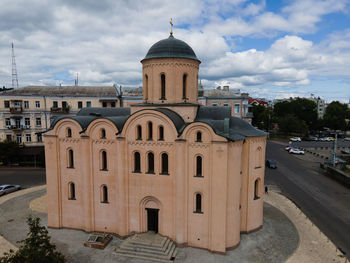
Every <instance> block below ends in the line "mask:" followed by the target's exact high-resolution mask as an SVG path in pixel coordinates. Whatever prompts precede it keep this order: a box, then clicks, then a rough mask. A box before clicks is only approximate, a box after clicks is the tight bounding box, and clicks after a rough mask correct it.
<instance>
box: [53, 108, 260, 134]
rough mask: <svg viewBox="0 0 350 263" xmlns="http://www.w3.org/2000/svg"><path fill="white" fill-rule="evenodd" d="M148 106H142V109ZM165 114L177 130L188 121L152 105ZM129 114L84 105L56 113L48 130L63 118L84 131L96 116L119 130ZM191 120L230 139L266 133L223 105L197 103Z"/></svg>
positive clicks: (124, 111) (121, 109)
mask: <svg viewBox="0 0 350 263" xmlns="http://www.w3.org/2000/svg"><path fill="white" fill-rule="evenodd" d="M144 110H148V109H143V110H141V111H144ZM151 110H154V111H158V112H161V113H163V114H164V115H166V116H167V117H168V118H169V119H170V120H171V121H172V122H173V123H174V126H175V128H176V130H177V132H178V135H180V134H181V133H182V131H183V130H184V129H185V127H186V126H187V125H189V124H190V123H185V121H184V120H183V119H182V117H181V116H180V115H179V114H178V113H176V112H175V111H173V110H170V109H167V108H155V109H151ZM131 116H132V115H130V108H84V109H82V110H80V111H79V112H78V113H77V115H76V116H69V117H67V116H58V117H56V118H55V119H54V120H53V122H52V123H51V127H50V130H51V129H53V127H54V126H55V125H56V123H57V122H58V121H59V120H61V119H64V118H68V119H72V120H75V121H77V122H78V123H79V125H80V126H81V128H82V131H85V130H86V129H87V127H88V126H89V124H90V123H91V122H92V121H93V120H96V119H102V118H104V119H107V120H110V121H111V122H113V123H114V125H115V126H116V127H117V128H118V131H119V132H120V131H122V129H123V127H124V124H125V122H126V121H127V120H128V118H129V117H131ZM194 122H202V123H206V124H208V125H209V126H210V127H212V129H213V130H214V132H215V133H216V134H218V135H220V136H223V137H225V138H227V139H228V140H230V141H239V140H244V138H246V137H252V136H265V135H266V133H265V132H263V131H260V130H258V129H256V128H254V127H253V126H252V125H250V124H249V123H248V122H246V121H245V120H243V119H240V118H237V117H232V116H231V108H230V107H226V106H215V107H214V106H198V109H197V116H196V118H195V120H194Z"/></svg>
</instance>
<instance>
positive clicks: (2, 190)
mask: <svg viewBox="0 0 350 263" xmlns="http://www.w3.org/2000/svg"><path fill="white" fill-rule="evenodd" d="M20 189H21V186H20V185H12V184H3V185H0V196H2V195H5V194H8V193H12V192H14V191H17V190H20Z"/></svg>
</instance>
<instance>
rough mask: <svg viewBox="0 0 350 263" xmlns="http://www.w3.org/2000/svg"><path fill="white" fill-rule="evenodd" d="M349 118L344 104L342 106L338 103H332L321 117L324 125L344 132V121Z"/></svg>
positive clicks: (349, 112) (349, 115) (347, 109)
mask: <svg viewBox="0 0 350 263" xmlns="http://www.w3.org/2000/svg"><path fill="white" fill-rule="evenodd" d="M349 117H350V111H349V108H348V106H347V105H346V104H342V103H340V102H339V101H333V102H332V103H331V104H329V105H328V107H327V108H326V112H325V115H324V117H323V120H324V125H325V126H326V127H328V128H331V129H333V130H342V131H344V130H346V128H347V126H346V122H345V119H346V118H349Z"/></svg>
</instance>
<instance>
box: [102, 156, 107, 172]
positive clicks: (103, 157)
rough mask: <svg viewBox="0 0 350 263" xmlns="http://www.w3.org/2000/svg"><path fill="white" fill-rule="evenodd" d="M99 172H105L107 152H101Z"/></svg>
mask: <svg viewBox="0 0 350 263" xmlns="http://www.w3.org/2000/svg"><path fill="white" fill-rule="evenodd" d="M101 170H103V171H106V170H107V152H106V151H102V152H101Z"/></svg>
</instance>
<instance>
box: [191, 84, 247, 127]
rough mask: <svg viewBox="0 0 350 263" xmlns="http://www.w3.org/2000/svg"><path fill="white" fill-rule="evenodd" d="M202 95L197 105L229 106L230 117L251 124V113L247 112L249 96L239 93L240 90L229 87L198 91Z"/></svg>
mask: <svg viewBox="0 0 350 263" xmlns="http://www.w3.org/2000/svg"><path fill="white" fill-rule="evenodd" d="M200 91H201V93H202V94H203V95H202V96H201V97H199V98H198V103H200V104H202V105H205V106H229V107H230V108H231V112H232V116H235V117H239V118H241V119H244V120H245V121H247V122H249V123H252V118H253V113H252V112H250V111H249V108H250V107H251V105H250V104H249V99H250V97H249V94H248V93H241V91H240V89H230V88H229V86H219V87H217V88H215V89H203V88H202V89H200Z"/></svg>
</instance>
